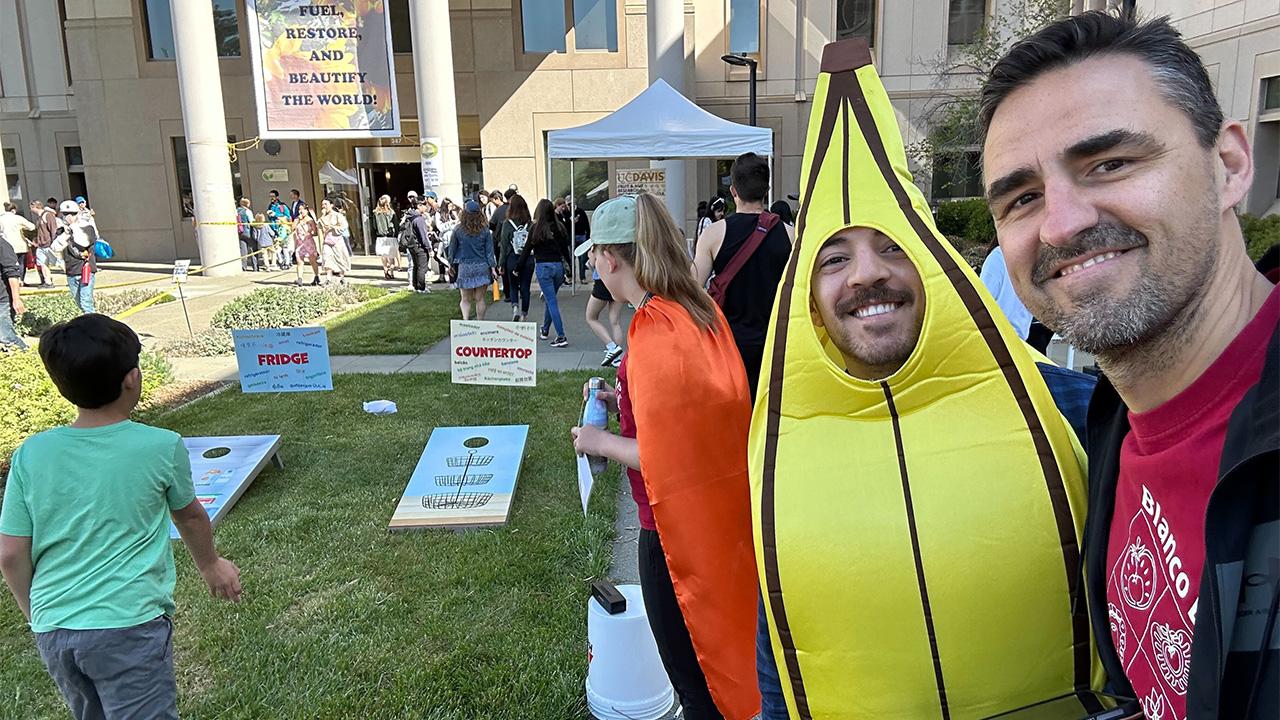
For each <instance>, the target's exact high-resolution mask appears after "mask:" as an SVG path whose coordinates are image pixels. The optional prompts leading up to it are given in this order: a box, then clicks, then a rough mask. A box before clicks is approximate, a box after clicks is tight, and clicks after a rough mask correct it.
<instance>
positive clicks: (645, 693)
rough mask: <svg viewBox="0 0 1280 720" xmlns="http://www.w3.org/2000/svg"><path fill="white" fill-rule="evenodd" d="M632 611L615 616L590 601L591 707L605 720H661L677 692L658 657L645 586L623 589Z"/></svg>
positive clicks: (589, 701)
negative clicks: (645, 606) (645, 602)
mask: <svg viewBox="0 0 1280 720" xmlns="http://www.w3.org/2000/svg"><path fill="white" fill-rule="evenodd" d="M618 592H620V593H622V596H623V597H625V598H626V599H627V611H626V612H623V613H618V614H617V615H610V614H609V613H607V612H605V609H604V608H603V607H601V605H600V603H598V602H596V599H595V598H590V599H588V600H587V642H588V643H589V650H588V653H589V657H590V660H589V662H588V664H587V708H588V709H590V710H591V714H592V715H594V716H595V717H597V718H599V720H658V718H661V717H664V716H665V715H666V714H667V712H668V711H669V710H671V706H672V704H674V702H675V691H674V690H672V689H671V681H670V680H669V679H668V678H667V671H666V670H664V669H663V667H662V660H661V659H659V658H658V645H657V643H655V642H654V641H653V633H652V631H650V630H649V620H648V617H647V616H646V615H645V612H644V597H643V596H641V594H640V586H639V585H619V586H618Z"/></svg>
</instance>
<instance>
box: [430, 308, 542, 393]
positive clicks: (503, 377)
mask: <svg viewBox="0 0 1280 720" xmlns="http://www.w3.org/2000/svg"><path fill="white" fill-rule="evenodd" d="M449 355H450V357H451V358H452V362H451V363H450V364H451V367H452V370H453V382H454V383H455V384H459V385H514V386H519V387H533V386H535V385H537V384H538V330H537V325H536V324H535V323H512V322H485V321H480V320H453V321H451V322H450V323H449Z"/></svg>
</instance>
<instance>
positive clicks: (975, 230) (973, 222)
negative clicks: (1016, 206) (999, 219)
mask: <svg viewBox="0 0 1280 720" xmlns="http://www.w3.org/2000/svg"><path fill="white" fill-rule="evenodd" d="M933 216H934V221H935V222H936V223H937V224H938V231H939V232H941V233H942V234H943V235H946V236H947V239H948V240H950V241H951V244H952V245H955V246H956V249H958V250H961V251H963V250H964V249H965V248H967V247H979V248H983V249H985V248H986V247H987V246H988V245H990V244H991V243H992V242H994V241H995V239H996V224H995V221H994V220H992V219H991V210H990V209H989V208H988V207H987V201H986V200H976V199H975V200H954V201H950V202H942V203H938V207H937V209H936V210H934V213H933Z"/></svg>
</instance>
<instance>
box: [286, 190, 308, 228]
mask: <svg viewBox="0 0 1280 720" xmlns="http://www.w3.org/2000/svg"><path fill="white" fill-rule="evenodd" d="M305 204H306V203H304V202H302V193H301V192H300V191H299V190H298V188H294V189H292V190H290V191H289V217H290V218H292V219H294V220H297V219H298V218H299V217H301V215H302V206H303V205H305Z"/></svg>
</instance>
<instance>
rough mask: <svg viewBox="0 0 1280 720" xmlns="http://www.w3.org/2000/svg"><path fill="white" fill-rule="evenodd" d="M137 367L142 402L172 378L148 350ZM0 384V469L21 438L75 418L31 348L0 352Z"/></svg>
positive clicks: (163, 363)
mask: <svg viewBox="0 0 1280 720" xmlns="http://www.w3.org/2000/svg"><path fill="white" fill-rule="evenodd" d="M139 367H141V368H142V404H145V403H146V402H147V401H148V400H149V399H150V398H151V396H152V394H153V393H155V391H156V390H158V389H159V388H161V387H163V386H164V385H166V384H168V383H170V382H172V381H173V369H172V368H171V367H170V366H169V363H168V362H167V361H166V360H165V359H164V358H163V357H161V356H159V355H157V354H155V353H151V352H144V353H142V356H141V357H140V358H139ZM0 388H3V389H4V390H5V393H4V395H5V397H6V398H8V399H7V400H6V401H5V402H4V403H0V470H7V468H8V466H9V456H10V455H12V454H13V451H14V450H16V449H17V447H18V445H20V444H21V443H22V441H23V440H25V439H26V438H27V437H28V436H30V435H34V434H35V433H38V432H40V431H42V430H48V429H49V428H51V427H55V426H57V425H64V424H66V423H69V422H71V421H72V420H75V417H76V410H75V407H74V406H72V405H71V403H69V402H67V400H66V399H65V398H63V397H62V396H61V395H59V394H58V389H57V388H56V387H54V385H53V380H51V379H49V374H48V373H47V372H45V369H44V363H43V362H41V360H40V354H39V353H38V352H36V350H35V349H30V350H22V351H17V352H7V353H0Z"/></svg>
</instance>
